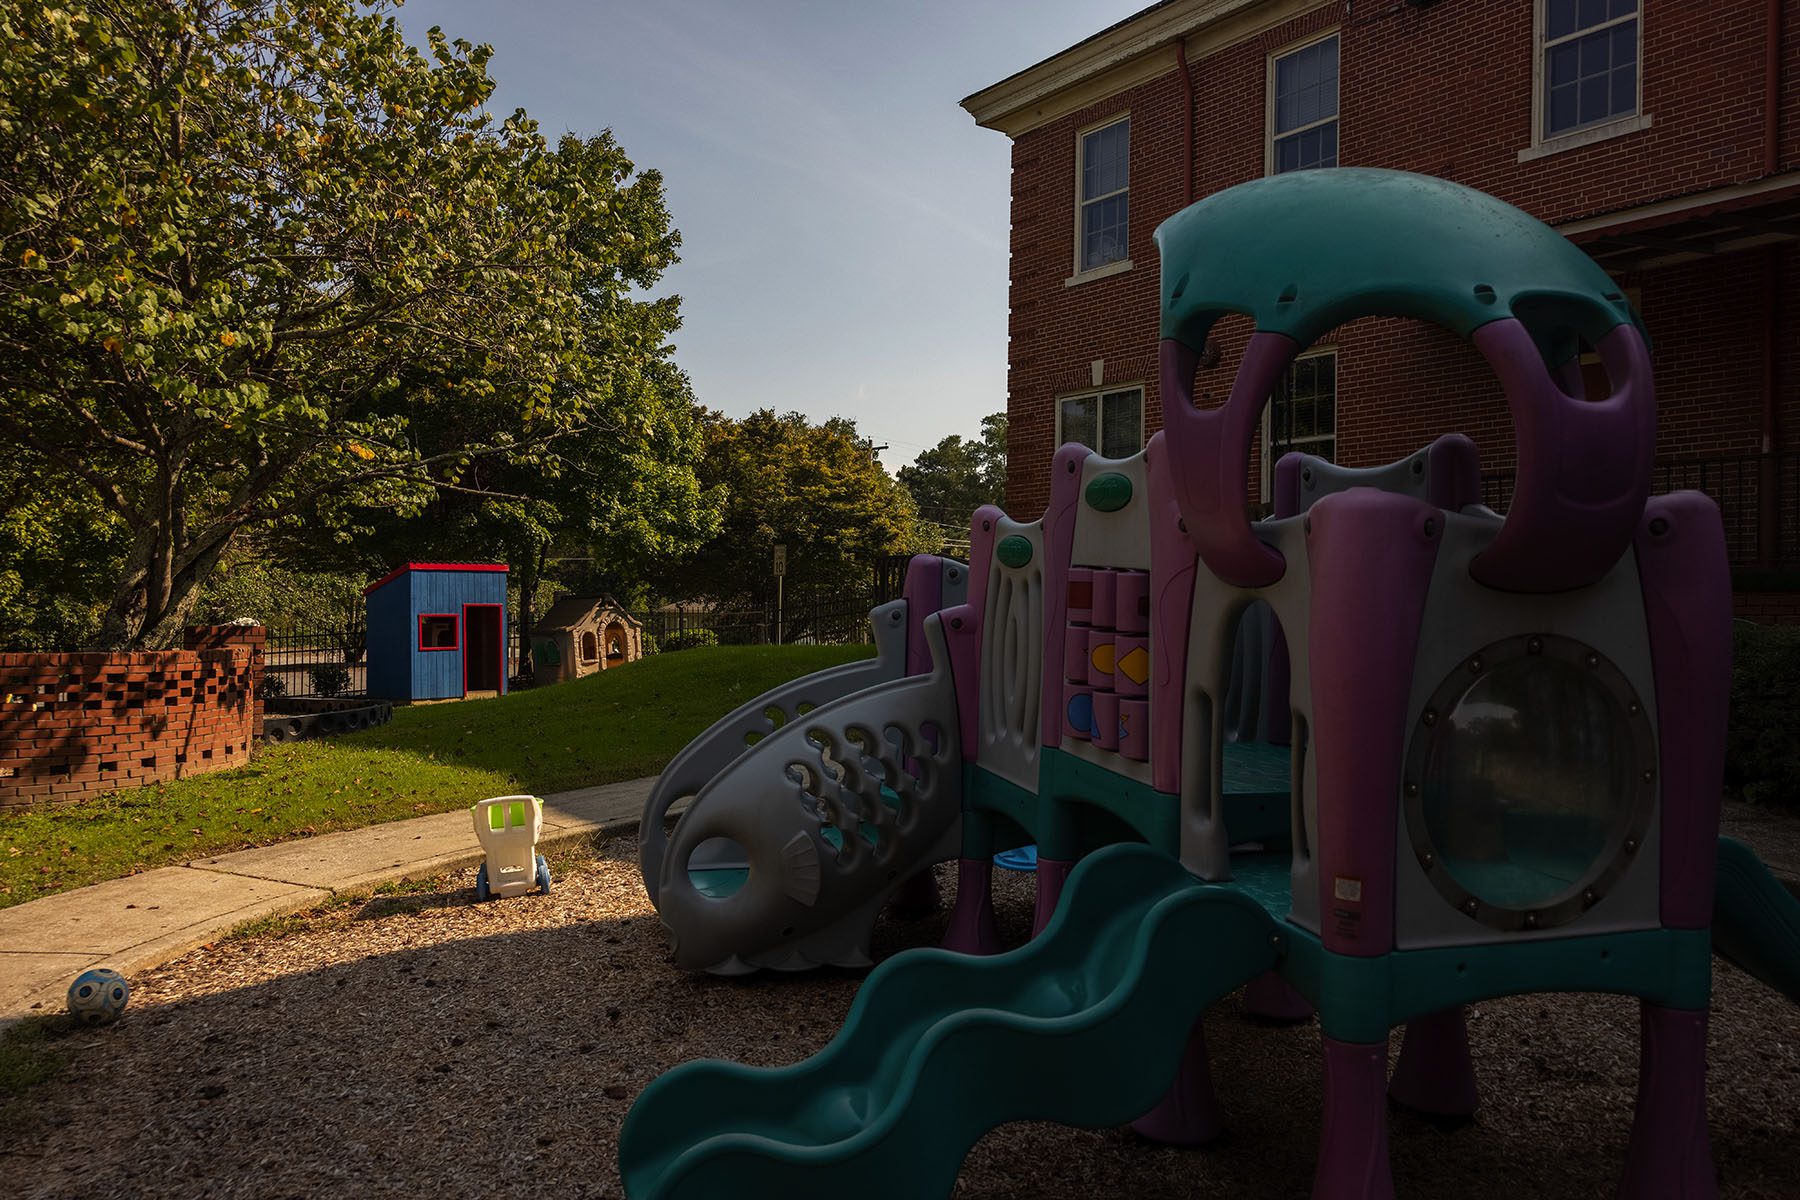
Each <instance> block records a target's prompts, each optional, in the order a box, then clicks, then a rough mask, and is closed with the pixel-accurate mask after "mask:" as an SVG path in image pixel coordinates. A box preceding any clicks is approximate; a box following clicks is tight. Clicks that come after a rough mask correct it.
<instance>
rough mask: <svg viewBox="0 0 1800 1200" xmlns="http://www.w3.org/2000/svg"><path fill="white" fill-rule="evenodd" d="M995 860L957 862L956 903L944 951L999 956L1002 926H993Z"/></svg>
mask: <svg viewBox="0 0 1800 1200" xmlns="http://www.w3.org/2000/svg"><path fill="white" fill-rule="evenodd" d="M993 875H994V860H993V859H991V858H960V859H958V860H957V861H956V904H955V906H954V907H952V908H951V910H950V925H949V927H948V928H946V929H945V930H944V949H946V950H954V951H956V952H957V953H959V954H998V953H1000V951H1001V950H1002V949H1004V947H1003V946H1001V944H1000V927H999V926H998V925H996V924H995V923H994V893H993V887H992V884H993Z"/></svg>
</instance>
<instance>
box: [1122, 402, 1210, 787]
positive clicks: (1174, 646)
mask: <svg viewBox="0 0 1800 1200" xmlns="http://www.w3.org/2000/svg"><path fill="white" fill-rule="evenodd" d="M1144 472H1145V475H1146V477H1147V483H1148V488H1147V490H1148V491H1149V493H1150V496H1149V517H1148V519H1149V521H1150V740H1149V752H1150V786H1151V787H1153V788H1155V789H1156V790H1157V791H1159V792H1164V793H1167V794H1170V795H1173V794H1175V793H1177V792H1179V791H1180V790H1181V716H1182V702H1183V699H1184V698H1183V696H1182V692H1183V690H1184V689H1185V688H1186V687H1187V651H1188V631H1189V630H1188V626H1189V622H1190V620H1191V618H1192V617H1193V606H1194V574H1195V572H1196V571H1197V570H1198V569H1199V558H1198V556H1197V555H1196V554H1195V551H1194V545H1193V543H1192V542H1190V541H1188V539H1187V535H1186V534H1184V533H1182V531H1181V507H1180V505H1179V504H1178V503H1177V502H1176V499H1175V484H1174V482H1173V480H1172V479H1171V478H1170V476H1171V474H1172V471H1171V469H1170V466H1169V449H1168V444H1167V440H1166V437H1165V435H1163V434H1161V433H1159V434H1157V435H1156V436H1155V437H1153V438H1151V439H1150V445H1149V446H1148V447H1147V448H1145V450H1144ZM1134 757H1141V756H1134Z"/></svg>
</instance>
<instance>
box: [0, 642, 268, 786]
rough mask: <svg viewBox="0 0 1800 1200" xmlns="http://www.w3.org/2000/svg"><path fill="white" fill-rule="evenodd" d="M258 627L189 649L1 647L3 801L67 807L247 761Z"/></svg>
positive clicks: (257, 710) (259, 660)
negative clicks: (13, 650)
mask: <svg viewBox="0 0 1800 1200" xmlns="http://www.w3.org/2000/svg"><path fill="white" fill-rule="evenodd" d="M266 636H267V631H265V630H264V629H262V628H261V627H259V626H242V625H216V626H196V627H195V628H192V629H190V630H188V635H187V639H186V641H187V648H186V649H182V650H156V651H147V652H138V653H107V652H99V653H76V654H0V807H20V806H23V805H27V804H46V803H48V804H63V803H71V802H74V801H77V800H82V799H85V798H86V797H89V796H93V795H97V794H98V793H101V792H108V791H113V790H115V789H118V788H129V787H141V786H143V785H145V784H148V783H157V782H160V781H162V780H165V779H179V778H182V777H184V776H188V775H198V774H201V773H202V772H206V771H218V770H222V769H224V768H226V767H235V766H238V765H240V764H242V763H244V762H247V761H249V758H250V747H251V746H252V745H253V744H254V743H255V741H256V740H257V737H258V735H259V734H260V733H261V730H262V702H261V701H260V700H259V699H257V695H256V692H257V684H258V682H259V681H260V680H261V678H262V667H263V642H264V639H265V637H266Z"/></svg>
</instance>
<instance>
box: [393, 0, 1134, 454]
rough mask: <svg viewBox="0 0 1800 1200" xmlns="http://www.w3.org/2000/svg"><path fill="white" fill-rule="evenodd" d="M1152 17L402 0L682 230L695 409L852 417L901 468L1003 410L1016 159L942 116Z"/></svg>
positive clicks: (802, 2) (504, 93)
mask: <svg viewBox="0 0 1800 1200" xmlns="http://www.w3.org/2000/svg"><path fill="white" fill-rule="evenodd" d="M1145 3H1147V0H991V2H983V0H962V2H960V3H958V2H955V0H920V2H918V3H898V4H871V3H864V2H859V0H736V2H733V0H647V2H640V3H620V2H617V0H590V2H587V3H581V2H578V0H513V2H511V3H497V2H496V0H409V2H408V3H407V4H406V5H405V7H403V8H402V9H400V12H399V18H400V22H401V25H402V27H403V28H405V29H406V30H407V32H408V34H409V36H411V37H412V38H413V39H415V40H419V41H422V40H423V38H424V34H425V31H426V30H427V29H429V28H430V27H431V26H433V25H440V26H442V27H443V29H444V31H445V32H446V33H447V34H449V35H451V36H452V37H464V38H467V39H469V40H470V41H472V42H477V43H479V42H487V43H489V44H490V45H492V46H493V47H494V58H493V61H492V62H491V64H490V65H489V70H490V71H491V73H492V74H493V76H494V78H495V79H496V80H497V81H498V84H499V89H498V92H497V93H496V95H495V97H494V101H493V104H492V108H493V110H494V111H495V112H496V113H498V114H505V113H509V112H511V111H512V110H513V109H514V108H524V109H525V110H526V111H527V112H529V113H530V114H531V115H532V116H533V117H535V118H536V119H537V120H538V121H539V122H540V124H541V125H542V126H543V128H544V131H545V133H547V134H549V135H550V136H552V137H554V136H556V135H558V134H560V133H561V132H563V131H564V130H565V129H567V130H573V131H575V132H577V133H595V132H598V131H599V130H601V129H603V128H607V127H609V126H610V127H611V128H612V130H613V132H614V134H615V135H616V136H617V138H618V139H619V142H620V144H621V145H622V146H623V147H624V149H625V152H626V153H627V154H629V155H630V156H631V158H632V161H633V162H635V163H637V164H638V165H640V166H648V167H655V168H657V169H658V170H660V171H662V173H663V176H664V180H665V183H666V186H667V190H668V199H669V207H670V210H671V212H672V214H673V216H674V222H675V226H676V228H678V229H679V230H681V236H682V249H681V255H682V262H681V263H680V264H679V265H677V266H676V267H675V268H674V269H672V270H671V271H670V272H669V273H668V275H667V277H666V288H665V289H659V290H667V291H674V292H677V293H679V294H680V295H681V297H682V311H683V313H684V317H685V323H684V326H683V328H682V330H681V332H680V333H679V334H678V335H677V338H676V344H677V351H676V361H677V362H679V363H680V364H681V366H682V367H683V368H684V369H686V370H687V372H688V374H689V375H690V376H691V377H692V378H693V381H694V390H695V393H696V394H697V395H698V397H699V399H700V401H701V403H703V404H705V405H707V406H708V407H710V408H716V409H721V410H723V411H725V412H727V413H730V414H733V415H742V414H744V413H747V412H750V411H751V410H753V409H756V408H761V407H765V406H766V407H773V408H777V409H781V410H786V409H798V410H799V411H801V412H804V413H807V414H809V415H811V416H813V417H815V418H823V417H828V416H833V415H843V416H849V417H854V418H856V420H857V422H858V424H859V425H860V427H861V428H862V430H863V431H864V432H865V433H867V434H868V435H870V436H871V437H873V438H874V440H875V441H876V442H877V443H881V442H885V443H887V444H888V445H889V446H890V447H891V448H890V449H889V450H888V451H887V452H886V453H884V454H883V455H882V458H883V461H885V462H886V463H887V465H888V466H889V467H890V468H898V467H900V466H902V465H904V464H906V463H908V462H910V461H912V459H913V457H914V456H915V455H917V454H918V452H919V451H920V450H922V449H924V448H926V447H928V446H931V445H934V444H935V443H936V442H937V441H938V439H939V438H942V437H943V436H945V435H946V434H951V433H960V434H963V435H965V436H968V435H971V434H973V433H975V432H976V430H977V429H978V427H979V425H980V421H981V418H982V416H983V415H985V414H987V413H990V412H998V411H1000V410H1001V409H1003V408H1004V407H1005V406H1006V267H1007V263H1006V257H1007V255H1006V244H1007V205H1008V199H1007V185H1008V172H1009V161H1010V153H1011V146H1010V143H1009V142H1008V141H1007V139H1006V137H1005V135H1003V134H1000V133H996V132H994V131H992V130H987V129H981V128H978V127H977V126H976V125H975V122H974V121H973V120H972V119H971V118H970V117H969V115H968V114H967V113H966V112H964V111H963V110H962V109H961V108H960V107H958V105H957V101H959V100H960V99H962V98H963V97H964V96H966V95H968V94H969V93H971V92H974V91H977V90H979V89H981V88H983V87H986V86H987V85H988V84H991V83H995V82H997V81H999V80H1000V79H1002V78H1004V77H1006V76H1007V75H1010V74H1012V73H1013V72H1015V71H1017V70H1020V69H1022V68H1024V67H1026V66H1029V65H1030V64H1032V63H1034V62H1037V61H1038V60H1040V59H1042V58H1046V57H1048V56H1049V55H1051V54H1054V53H1055V52H1056V51H1058V50H1061V49H1063V48H1064V47H1066V46H1070V45H1072V44H1074V43H1075V42H1078V41H1080V40H1081V39H1083V38H1085V37H1087V36H1089V35H1090V34H1093V33H1097V32H1099V31H1100V30H1101V29H1103V28H1105V27H1106V26H1108V25H1110V24H1112V23H1113V22H1115V21H1117V20H1119V19H1121V18H1122V17H1124V16H1127V15H1129V14H1130V13H1132V12H1134V11H1136V10H1138V9H1140V8H1142V7H1143V6H1144V4H1145Z"/></svg>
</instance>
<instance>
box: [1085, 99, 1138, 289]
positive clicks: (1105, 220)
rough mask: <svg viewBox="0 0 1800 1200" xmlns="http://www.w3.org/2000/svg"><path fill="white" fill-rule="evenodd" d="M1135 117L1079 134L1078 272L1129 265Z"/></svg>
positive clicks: (1108, 122) (1110, 122)
mask: <svg viewBox="0 0 1800 1200" xmlns="http://www.w3.org/2000/svg"><path fill="white" fill-rule="evenodd" d="M1130 229H1131V117H1130V116H1129V115H1127V116H1123V117H1119V118H1116V119H1112V120H1108V121H1107V123H1106V124H1104V125H1100V126H1096V127H1095V128H1093V129H1086V130H1083V131H1082V132H1080V133H1078V134H1076V135H1075V273H1076V275H1081V274H1083V273H1084V272H1087V271H1097V270H1099V269H1100V268H1102V267H1107V266H1111V265H1112V264H1114V263H1128V262H1129V257H1128V254H1127V235H1128V234H1129V232H1130Z"/></svg>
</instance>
